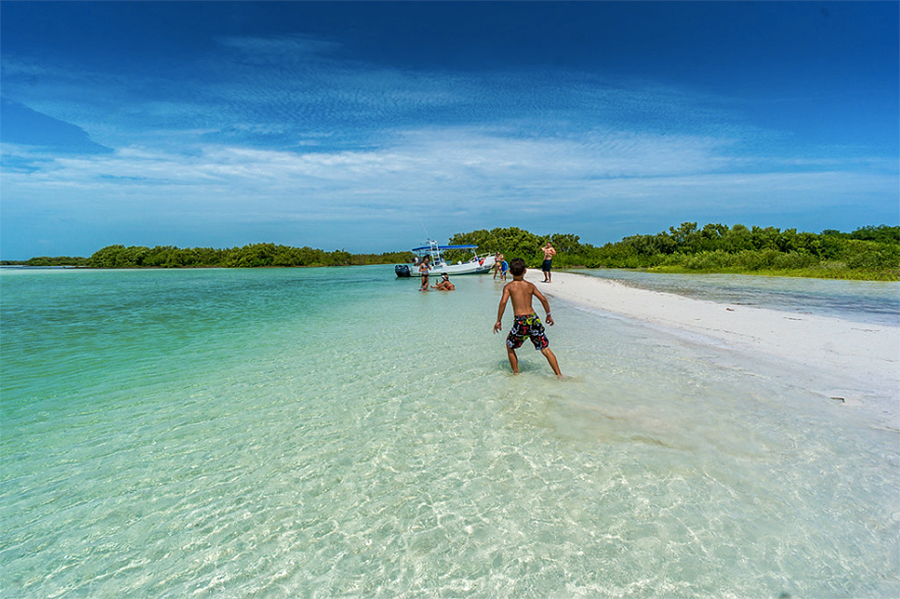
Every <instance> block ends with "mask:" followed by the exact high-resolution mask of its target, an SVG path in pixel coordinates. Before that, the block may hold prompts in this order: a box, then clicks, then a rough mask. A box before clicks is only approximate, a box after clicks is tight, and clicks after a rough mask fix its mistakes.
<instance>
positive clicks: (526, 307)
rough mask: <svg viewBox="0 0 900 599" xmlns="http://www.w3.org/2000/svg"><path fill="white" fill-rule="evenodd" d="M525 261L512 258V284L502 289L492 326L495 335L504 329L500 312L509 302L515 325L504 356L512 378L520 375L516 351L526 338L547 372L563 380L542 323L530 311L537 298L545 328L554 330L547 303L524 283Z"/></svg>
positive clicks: (531, 286)
mask: <svg viewBox="0 0 900 599" xmlns="http://www.w3.org/2000/svg"><path fill="white" fill-rule="evenodd" d="M526 270H527V269H526V268H525V261H524V260H522V259H521V258H514V259H513V261H512V262H511V263H510V265H509V272H511V273H512V276H513V280H512V282H511V283H507V284H506V285H505V286H504V287H503V295H502V296H501V297H500V307H499V308H498V309H497V322H496V323H494V334H497V333H499V332H500V329H502V328H503V325H502V324H501V321H502V320H503V311H504V310H506V302H507V301H509V300H510V299H512V305H513V314H514V315H515V322H513V326H512V329H511V330H510V331H509V335H508V336H507V337H506V355H507V357H509V365H510V366H512V371H513V374H519V359H518V357H517V356H516V348H519V347H521V346H522V342H523V341H525V337H530V338H531V342H532V343H533V344H534V349H537V350H540V352H541V353H542V354H544V357H545V358H547V362H549V363H550V368H552V369H553V372H555V373H556V376H558V377H562V374H561V373H560V372H559V364H558V363H557V361H556V356H555V355H554V353H553V352H552V351H551V350H550V348H549V345H550V342H549V341H548V340H547V335H545V334H544V325H542V324H541V319H540V318H538V315H537V314H535V312H534V308H532V307H531V300H532V298H533V297H535V296H536V297H537V298H538V301H540V302H541V305H542V306H543V307H544V311H545V312H546V313H547V324H549V325H550V326H553V317H552V316H550V302H548V301H547V298H546V297H544V294H543V293H541V292H540V291H539V290H538V288H537V287H535V286H534V285H532V284H531V283H529V282H528V281H526V280H525V271H526Z"/></svg>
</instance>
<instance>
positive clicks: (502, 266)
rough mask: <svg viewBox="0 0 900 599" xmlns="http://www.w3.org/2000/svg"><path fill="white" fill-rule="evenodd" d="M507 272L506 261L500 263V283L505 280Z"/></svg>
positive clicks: (507, 264) (507, 265)
mask: <svg viewBox="0 0 900 599" xmlns="http://www.w3.org/2000/svg"><path fill="white" fill-rule="evenodd" d="M507 272H509V263H508V262H507V261H506V260H503V261H502V262H500V282H501V283H502V282H503V281H505V280H506V273H507Z"/></svg>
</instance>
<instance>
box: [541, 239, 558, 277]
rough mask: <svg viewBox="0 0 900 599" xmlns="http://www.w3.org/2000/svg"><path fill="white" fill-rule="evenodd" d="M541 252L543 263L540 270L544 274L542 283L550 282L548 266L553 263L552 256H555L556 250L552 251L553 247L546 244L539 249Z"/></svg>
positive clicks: (548, 243)
mask: <svg viewBox="0 0 900 599" xmlns="http://www.w3.org/2000/svg"><path fill="white" fill-rule="evenodd" d="M541 251H543V252H544V263H543V264H541V270H542V271H543V272H544V280H543V281H541V282H542V283H549V282H550V266H551V264H552V263H553V256H555V255H556V250H555V249H553V246H552V245H550V242H549V241H548V242H547V245H545V246H544V247H542V248H541Z"/></svg>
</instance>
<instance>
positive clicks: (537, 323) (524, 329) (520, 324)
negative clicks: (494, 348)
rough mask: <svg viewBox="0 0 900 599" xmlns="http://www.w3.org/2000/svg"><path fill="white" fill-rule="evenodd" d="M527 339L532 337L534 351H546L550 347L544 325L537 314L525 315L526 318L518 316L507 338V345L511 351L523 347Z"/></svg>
mask: <svg viewBox="0 0 900 599" xmlns="http://www.w3.org/2000/svg"><path fill="white" fill-rule="evenodd" d="M525 337H531V342H532V343H533V344H534V349H545V348H546V347H547V346H549V345H550V341H548V340H547V335H545V334H544V325H543V324H541V319H540V318H538V315H537V314H525V315H524V316H516V321H515V322H514V323H513V326H512V329H510V331H509V335H507V337H506V345H507V346H508V347H509V348H510V349H517V348H519V347H522V342H523V341H525Z"/></svg>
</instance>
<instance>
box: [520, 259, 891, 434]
mask: <svg viewBox="0 0 900 599" xmlns="http://www.w3.org/2000/svg"><path fill="white" fill-rule="evenodd" d="M527 279H528V280H530V281H531V282H533V283H535V284H536V285H538V288H539V289H541V291H542V292H543V293H545V294H546V295H547V296H548V297H549V298H551V301H552V298H558V299H560V300H564V301H567V302H573V303H575V304H578V305H581V306H584V307H587V308H590V309H595V310H599V311H602V312H606V313H611V314H615V315H619V316H621V317H625V318H628V319H634V320H637V321H642V322H644V323H646V324H648V325H650V326H655V327H663V328H665V329H667V330H669V331H670V332H675V333H678V334H681V335H688V336H690V337H691V338H692V339H694V340H696V341H698V342H702V343H711V344H715V345H719V346H724V347H725V348H727V349H730V350H734V351H740V352H745V353H750V354H751V355H755V356H757V357H759V358H760V360H761V361H765V362H768V363H772V361H773V360H774V361H776V362H777V363H778V364H779V366H784V367H786V368H788V369H790V371H791V372H792V374H795V375H796V376H797V378H798V380H801V381H808V386H809V387H810V390H811V391H814V392H816V393H821V394H823V395H825V396H828V397H833V398H842V399H843V402H844V403H845V404H846V405H848V406H857V407H862V408H864V409H866V410H867V411H871V412H872V413H874V414H875V415H876V416H877V417H878V420H879V421H880V422H881V423H882V424H883V425H884V426H888V427H891V428H898V427H900V328H898V327H893V326H889V325H876V324H863V323H858V322H851V321H847V320H841V319H839V318H831V317H825V316H819V315H813V314H803V313H794V312H781V311H778V310H771V309H765V308H756V307H748V306H744V305H736V304H726V303H718V302H712V301H704V300H698V299H692V298H688V297H683V296H679V295H674V294H670V293H661V292H656V291H648V290H644V289H637V288H633V287H629V286H626V285H623V284H621V283H618V282H616V281H611V280H608V279H600V278H595V277H590V276H585V275H580V274H574V273H566V272H554V273H553V281H552V283H549V284H547V283H542V282H541V280H542V275H541V273H540V271H539V270H536V269H535V270H532V271H529V273H528V275H527ZM766 358H768V359H766ZM792 378H793V377H792Z"/></svg>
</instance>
